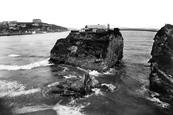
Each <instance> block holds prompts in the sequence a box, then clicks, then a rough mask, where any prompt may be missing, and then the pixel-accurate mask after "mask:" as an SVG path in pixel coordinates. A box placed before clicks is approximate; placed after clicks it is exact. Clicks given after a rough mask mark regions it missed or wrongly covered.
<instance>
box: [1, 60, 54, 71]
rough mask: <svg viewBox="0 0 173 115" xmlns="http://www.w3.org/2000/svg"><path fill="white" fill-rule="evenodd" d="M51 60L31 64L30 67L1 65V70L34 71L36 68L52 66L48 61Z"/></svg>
mask: <svg viewBox="0 0 173 115" xmlns="http://www.w3.org/2000/svg"><path fill="white" fill-rule="evenodd" d="M48 60H49V59H46V60H43V61H39V62H35V63H31V64H28V65H20V66H19V65H0V70H27V69H32V68H36V67H42V66H49V65H51V64H50V63H49V61H48Z"/></svg>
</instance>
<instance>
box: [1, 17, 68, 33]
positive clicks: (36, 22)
mask: <svg viewBox="0 0 173 115" xmlns="http://www.w3.org/2000/svg"><path fill="white" fill-rule="evenodd" d="M62 31H68V29H67V28H65V27H62V26H57V25H54V24H48V23H43V22H42V21H41V20H40V19H33V22H17V21H4V22H0V36H10V35H27V34H35V33H49V32H62Z"/></svg>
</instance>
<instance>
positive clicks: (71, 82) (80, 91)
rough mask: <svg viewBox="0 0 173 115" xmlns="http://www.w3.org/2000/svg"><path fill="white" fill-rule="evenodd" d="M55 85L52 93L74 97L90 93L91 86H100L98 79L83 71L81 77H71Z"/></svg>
mask: <svg viewBox="0 0 173 115" xmlns="http://www.w3.org/2000/svg"><path fill="white" fill-rule="evenodd" d="M55 86H56V87H55V88H53V90H52V91H51V92H52V93H54V94H59V95H61V96H72V97H76V98H78V97H83V96H85V95H87V94H90V93H92V88H95V87H101V85H100V83H99V81H98V80H96V79H95V77H94V76H90V75H89V74H88V73H85V74H84V75H83V76H82V78H78V79H77V78H73V79H67V80H65V81H63V82H58V83H56V84H55ZM49 87H51V86H49Z"/></svg>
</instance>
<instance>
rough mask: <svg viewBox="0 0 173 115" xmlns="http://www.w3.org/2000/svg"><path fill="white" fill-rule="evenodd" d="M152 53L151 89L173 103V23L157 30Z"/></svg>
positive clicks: (165, 100)
mask: <svg viewBox="0 0 173 115" xmlns="http://www.w3.org/2000/svg"><path fill="white" fill-rule="evenodd" d="M151 55H152V58H151V59H150V61H149V62H150V63H151V74H150V77H149V80H150V89H151V90H152V91H155V92H157V93H159V94H160V95H159V96H158V97H159V98H160V99H161V100H162V101H164V102H167V103H169V104H171V105H173V25H170V24H166V25H165V26H164V27H162V28H161V29H160V30H159V31H158V32H157V34H156V35H155V38H154V43H153V47H152V51H151Z"/></svg>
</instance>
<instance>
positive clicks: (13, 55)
mask: <svg viewBox="0 0 173 115" xmlns="http://www.w3.org/2000/svg"><path fill="white" fill-rule="evenodd" d="M19 56H20V55H17V54H10V55H8V57H19Z"/></svg>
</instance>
